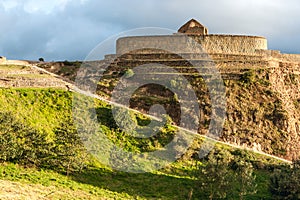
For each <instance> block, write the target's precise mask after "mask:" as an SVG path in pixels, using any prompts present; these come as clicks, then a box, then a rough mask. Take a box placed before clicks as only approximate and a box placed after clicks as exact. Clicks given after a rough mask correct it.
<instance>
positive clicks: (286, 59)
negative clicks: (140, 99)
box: [105, 19, 300, 79]
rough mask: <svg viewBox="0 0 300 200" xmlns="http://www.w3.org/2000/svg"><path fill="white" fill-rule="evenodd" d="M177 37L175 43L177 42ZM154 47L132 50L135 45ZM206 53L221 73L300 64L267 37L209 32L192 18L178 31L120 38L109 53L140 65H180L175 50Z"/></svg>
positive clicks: (196, 56)
mask: <svg viewBox="0 0 300 200" xmlns="http://www.w3.org/2000/svg"><path fill="white" fill-rule="evenodd" d="M187 36H188V37H189V38H192V39H193V40H195V41H197V42H198V43H199V44H200V45H201V47H202V49H201V50H198V49H195V48H193V47H191V46H189V44H188V42H187V39H186V38H187ZM174 41H176V45H174ZM143 46H145V47H149V46H150V47H152V48H151V49H149V48H148V49H147V48H145V49H142V48H140V49H139V50H136V51H134V52H132V51H131V49H132V48H134V47H143ZM160 46H166V47H168V48H169V49H172V52H163V51H159V50H158V49H159V48H156V47H160ZM203 50H204V52H205V53H207V54H208V55H209V56H210V58H211V59H212V60H213V61H214V62H215V64H216V66H217V67H218V69H219V70H220V72H221V73H224V78H225V79H226V76H225V74H230V75H231V76H232V75H233V74H234V73H238V72H239V71H240V69H252V68H269V67H271V68H272V67H279V66H290V67H295V66H299V63H300V55H297V54H282V53H281V52H280V51H277V50H268V45H267V39H266V38H264V37H261V36H247V35H222V34H209V33H208V29H207V28H206V27H205V26H203V25H202V24H200V23H199V22H197V21H196V20H194V19H191V20H190V21H188V22H187V23H186V24H184V25H183V26H182V27H181V28H180V29H179V30H178V33H175V34H173V35H157V36H155V35H154V36H130V37H122V38H119V39H118V40H117V44H116V54H115V55H106V56H105V60H106V61H109V63H111V65H118V66H122V65H123V66H132V67H134V66H137V65H140V64H143V63H148V62H152V61H156V62H157V61H158V62H159V63H161V64H169V65H175V66H178V65H181V64H182V63H180V59H179V58H178V57H176V56H175V57H174V54H180V55H182V54H184V55H186V56H185V57H187V56H188V57H189V58H190V59H191V60H201V59H202V60H203V56H201V54H202V53H203Z"/></svg>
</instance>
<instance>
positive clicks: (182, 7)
mask: <svg viewBox="0 0 300 200" xmlns="http://www.w3.org/2000/svg"><path fill="white" fill-rule="evenodd" d="M299 10H300V2H299V1H297V0H285V1H284V0H263V1H262V0H252V1H248V0H239V1H236V0H226V1H224V0H200V1H199V0H188V1H181V0H148V1H140V0H114V1H103V0H43V1H41V0H0V27H1V31H0V56H1V55H3V56H6V57H8V58H9V59H30V60H37V59H38V58H40V57H43V58H45V60H82V59H84V58H85V57H86V56H87V55H88V53H89V52H90V51H91V50H92V49H93V48H94V47H96V46H97V45H98V44H99V43H100V42H102V41H103V40H105V39H106V38H108V37H110V36H111V35H115V34H118V33H120V32H122V31H126V30H129V29H133V28H142V27H161V28H168V29H172V30H174V32H175V31H177V29H178V28H179V27H180V26H181V25H182V24H184V23H185V22H186V21H188V20H189V19H190V18H195V19H197V20H199V21H200V22H201V23H203V24H205V25H206V26H207V27H208V28H209V30H210V33H224V34H249V35H260V36H265V37H266V38H267V39H268V41H269V48H270V49H276V50H281V51H282V52H288V53H299V54H300V35H299V34H298V33H299V32H300V21H299V19H300V12H299Z"/></svg>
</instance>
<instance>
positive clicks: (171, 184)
mask: <svg viewBox="0 0 300 200" xmlns="http://www.w3.org/2000/svg"><path fill="white" fill-rule="evenodd" d="M71 178H72V179H73V180H74V181H77V182H80V183H84V184H90V185H93V186H96V187H100V188H104V189H108V190H110V191H113V192H118V193H127V194H129V195H131V196H133V197H137V196H140V197H144V198H150V199H189V195H190V192H191V190H193V193H194V195H193V197H196V196H198V195H199V194H197V183H196V181H195V180H193V179H190V178H185V177H184V178H181V177H175V176H167V175H164V174H152V173H141V174H131V173H124V172H111V171H108V170H105V169H96V168H95V169H89V170H86V171H84V172H82V173H80V174H74V175H73V176H72V177H71ZM193 199H194V198H193Z"/></svg>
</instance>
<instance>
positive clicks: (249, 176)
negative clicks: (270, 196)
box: [234, 159, 257, 200]
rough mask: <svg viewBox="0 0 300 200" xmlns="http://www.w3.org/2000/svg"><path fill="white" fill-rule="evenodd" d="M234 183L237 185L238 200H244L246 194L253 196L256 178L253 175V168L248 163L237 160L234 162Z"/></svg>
mask: <svg viewBox="0 0 300 200" xmlns="http://www.w3.org/2000/svg"><path fill="white" fill-rule="evenodd" d="M234 171H235V173H236V174H235V181H236V182H237V183H239V187H238V195H239V199H241V200H242V199H244V196H246V195H248V194H255V193H256V188H257V185H256V183H255V179H256V176H255V175H254V174H253V166H252V164H251V163H250V162H247V161H244V160H242V159H238V160H236V161H235V169H234Z"/></svg>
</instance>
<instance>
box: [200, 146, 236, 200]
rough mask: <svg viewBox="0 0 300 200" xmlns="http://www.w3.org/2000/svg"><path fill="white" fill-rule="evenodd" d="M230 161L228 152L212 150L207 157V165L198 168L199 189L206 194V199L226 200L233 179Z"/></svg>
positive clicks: (230, 156)
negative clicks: (220, 199) (224, 199)
mask: <svg viewBox="0 0 300 200" xmlns="http://www.w3.org/2000/svg"><path fill="white" fill-rule="evenodd" d="M232 159H233V156H232V155H231V154H230V153H229V152H228V151H225V150H213V151H212V152H211V153H210V154H209V156H208V163H207V164H206V165H205V166H204V167H200V170H199V180H200V189H201V190H202V191H203V192H205V193H206V194H207V196H206V198H208V199H216V198H226V196H227V192H228V191H229V190H230V188H231V187H230V186H231V181H232V177H233V175H232V172H231V170H230V167H229V165H230V163H231V161H232Z"/></svg>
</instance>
